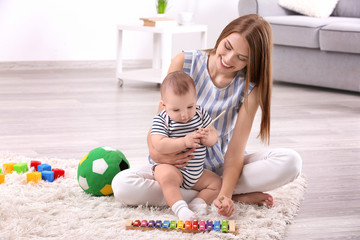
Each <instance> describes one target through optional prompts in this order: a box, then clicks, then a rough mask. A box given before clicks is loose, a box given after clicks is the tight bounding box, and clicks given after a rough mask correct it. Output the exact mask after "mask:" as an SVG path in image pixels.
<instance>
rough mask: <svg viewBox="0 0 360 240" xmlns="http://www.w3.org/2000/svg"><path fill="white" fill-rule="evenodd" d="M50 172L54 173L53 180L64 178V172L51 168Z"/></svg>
mask: <svg viewBox="0 0 360 240" xmlns="http://www.w3.org/2000/svg"><path fill="white" fill-rule="evenodd" d="M52 171H53V172H54V180H55V179H57V178H59V177H65V170H63V169H60V168H53V169H52Z"/></svg>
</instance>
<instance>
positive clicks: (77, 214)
mask: <svg viewBox="0 0 360 240" xmlns="http://www.w3.org/2000/svg"><path fill="white" fill-rule="evenodd" d="M30 160H39V161H41V162H42V163H48V164H50V165H52V166H53V167H56V168H62V169H65V171H66V174H65V178H62V179H58V180H55V181H54V182H44V181H42V182H40V183H38V184H26V175H25V174H17V173H12V174H7V175H6V178H5V183H3V184H0V238H1V239H84V240H85V239H86V240H88V239H125V240H127V239H129V240H130V239H131V240H132V239H138V240H146V239H152V240H154V239H156V240H160V239H164V240H168V239H177V240H178V239H180V240H181V239H196V240H202V239H204V240H210V239H283V238H284V236H285V232H286V226H287V224H291V222H292V221H293V218H294V216H295V215H296V214H297V212H298V210H299V206H300V202H301V200H302V199H303V196H304V193H305V189H306V180H305V178H304V176H300V177H299V178H297V179H296V180H295V181H294V182H292V183H290V184H288V185H286V186H284V187H282V188H280V189H277V190H275V191H272V192H271V194H272V195H273V196H274V201H275V205H274V207H272V208H266V207H258V206H252V205H242V204H237V205H236V212H235V213H234V214H233V216H232V217H231V218H230V219H232V220H235V221H236V225H237V227H238V228H239V234H238V235H233V234H229V233H218V232H214V231H211V232H206V233H196V234H193V233H184V232H173V231H171V232H165V231H160V230H153V231H144V232H143V231H139V230H125V223H126V220H128V219H131V220H135V219H140V220H143V219H146V220H149V219H155V220H156V219H160V220H165V219H174V217H173V214H172V212H171V211H170V209H169V208H165V207H162V208H159V207H148V206H139V207H126V206H122V205H121V203H119V202H117V201H115V200H114V198H113V197H112V196H110V197H93V196H90V195H88V194H86V193H85V192H84V191H83V190H82V189H81V188H80V187H79V185H78V183H77V180H76V175H77V166H78V163H79V159H55V158H41V159H34V158H32V159H30V158H27V157H24V156H18V155H15V154H11V153H0V167H2V165H3V164H4V163H8V162H23V161H27V162H28V163H30ZM203 218H204V219H211V220H221V219H222V217H221V216H219V215H218V214H217V213H216V211H215V210H214V208H213V207H212V211H211V212H210V214H209V215H208V216H203Z"/></svg>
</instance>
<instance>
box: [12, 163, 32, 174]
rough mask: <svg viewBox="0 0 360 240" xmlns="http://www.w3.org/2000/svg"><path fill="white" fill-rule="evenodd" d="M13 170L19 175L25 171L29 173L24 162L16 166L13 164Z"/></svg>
mask: <svg viewBox="0 0 360 240" xmlns="http://www.w3.org/2000/svg"><path fill="white" fill-rule="evenodd" d="M14 170H15V171H16V172H17V173H18V174H20V173H25V172H27V171H29V168H28V165H27V163H26V162H21V163H18V164H15V165H14Z"/></svg>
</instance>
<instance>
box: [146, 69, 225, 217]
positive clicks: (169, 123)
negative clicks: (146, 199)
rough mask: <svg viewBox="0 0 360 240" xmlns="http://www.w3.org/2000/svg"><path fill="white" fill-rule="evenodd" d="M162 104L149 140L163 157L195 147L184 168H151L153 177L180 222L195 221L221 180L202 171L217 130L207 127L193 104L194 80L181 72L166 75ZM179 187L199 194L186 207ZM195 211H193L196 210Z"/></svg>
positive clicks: (205, 116) (202, 112)
mask: <svg viewBox="0 0 360 240" xmlns="http://www.w3.org/2000/svg"><path fill="white" fill-rule="evenodd" d="M161 103H162V104H163V107H164V110H163V111H161V112H160V113H159V114H158V115H157V116H155V117H154V119H153V125H152V130H151V140H152V143H153V145H154V148H155V149H156V150H157V151H158V152H159V153H162V154H173V153H180V152H184V151H186V150H188V149H191V148H196V150H195V151H194V152H193V154H192V155H193V156H194V157H193V158H192V159H191V160H189V161H188V164H187V166H185V167H183V168H180V169H179V168H177V167H176V166H174V165H171V164H159V163H156V162H154V161H152V160H151V159H150V163H152V164H153V165H154V168H153V170H154V177H155V179H156V181H158V182H159V184H160V186H161V189H162V191H163V194H164V197H165V200H166V202H167V204H168V205H169V206H170V207H171V209H172V210H173V212H174V213H175V214H176V215H177V217H178V218H179V219H181V220H191V219H194V218H195V213H194V212H204V211H206V209H207V206H208V204H211V203H212V201H213V200H214V199H215V198H216V197H217V196H218V194H219V191H220V187H221V179H220V177H219V176H218V175H217V174H215V173H213V172H212V171H209V170H207V169H204V160H205V157H206V146H212V145H214V144H215V143H216V142H217V140H218V134H217V131H216V129H215V128H214V127H213V126H212V125H210V126H209V124H210V123H211V118H210V116H209V115H208V113H207V112H206V111H205V110H204V109H203V108H201V107H200V106H197V105H196V89H195V85H194V81H193V79H192V78H191V77H190V76H189V75H187V74H186V73H184V72H182V71H176V72H172V73H170V74H168V75H167V76H166V78H165V79H164V81H163V83H162V85H161ZM180 187H182V188H185V189H194V190H197V191H199V193H198V195H197V196H196V198H194V199H193V200H192V201H191V202H190V203H189V205H187V203H186V202H185V201H184V200H183V197H182V194H181V191H180ZM195 210H196V211H195Z"/></svg>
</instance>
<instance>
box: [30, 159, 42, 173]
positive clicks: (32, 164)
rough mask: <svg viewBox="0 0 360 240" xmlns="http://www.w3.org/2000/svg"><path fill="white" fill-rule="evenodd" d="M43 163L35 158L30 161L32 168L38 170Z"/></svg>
mask: <svg viewBox="0 0 360 240" xmlns="http://www.w3.org/2000/svg"><path fill="white" fill-rule="evenodd" d="M40 164H41V162H40V161H35V160H31V162H30V168H32V167H33V168H34V169H35V171H37V170H38V166H39V165H40Z"/></svg>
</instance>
